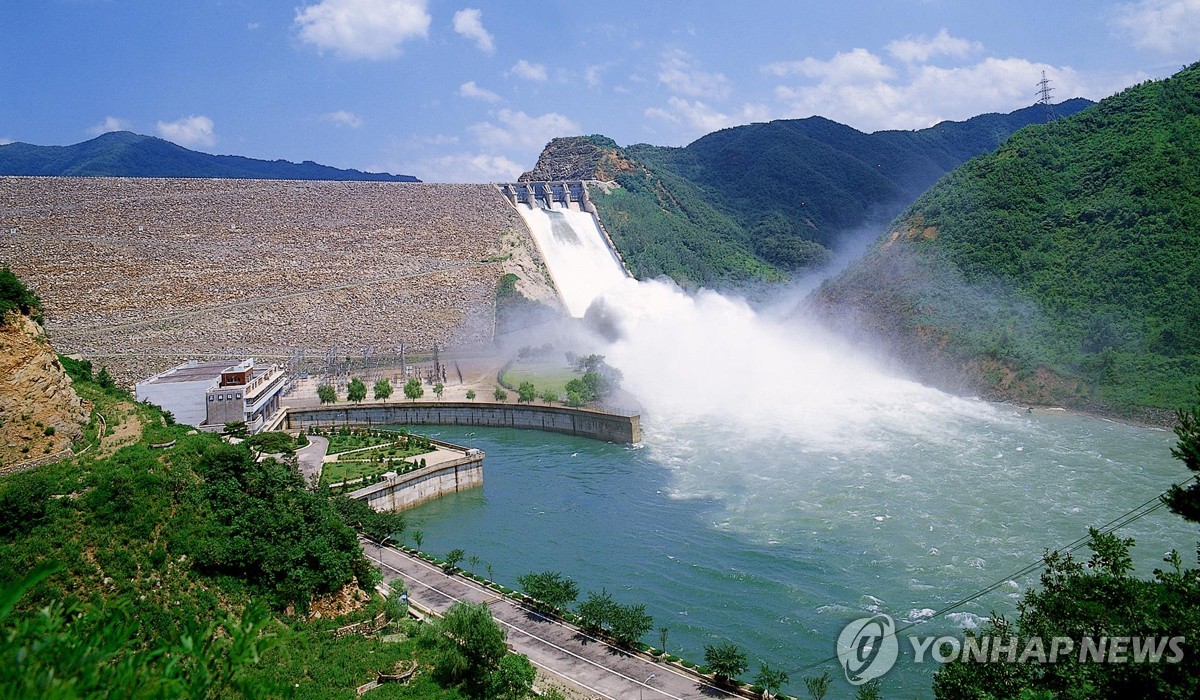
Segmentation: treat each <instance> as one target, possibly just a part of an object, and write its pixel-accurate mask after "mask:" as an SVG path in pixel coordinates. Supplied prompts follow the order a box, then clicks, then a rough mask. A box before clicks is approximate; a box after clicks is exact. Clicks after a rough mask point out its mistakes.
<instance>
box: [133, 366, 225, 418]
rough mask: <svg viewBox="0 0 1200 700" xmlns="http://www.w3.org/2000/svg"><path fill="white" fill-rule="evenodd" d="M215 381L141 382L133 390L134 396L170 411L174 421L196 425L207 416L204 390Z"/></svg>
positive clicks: (214, 384) (215, 383) (215, 381)
mask: <svg viewBox="0 0 1200 700" xmlns="http://www.w3.org/2000/svg"><path fill="white" fill-rule="evenodd" d="M217 381H218V380H217V379H215V378H213V379H204V380H200V381H195V382H162V383H151V382H141V383H139V384H138V385H137V387H136V389H135V391H134V397H135V398H137V400H138V401H149V402H150V403H152V404H156V405H158V406H161V407H162V408H163V409H165V410H167V411H170V412H171V415H173V416H175V422H176V423H179V424H181V425H191V426H197V425H200V424H201V423H203V422H204V419H205V418H206V417H207V416H208V406H207V405H206V403H205V399H204V392H206V391H208V389H209V388H210V387H214V386H216V385H217ZM238 420H241V419H238Z"/></svg>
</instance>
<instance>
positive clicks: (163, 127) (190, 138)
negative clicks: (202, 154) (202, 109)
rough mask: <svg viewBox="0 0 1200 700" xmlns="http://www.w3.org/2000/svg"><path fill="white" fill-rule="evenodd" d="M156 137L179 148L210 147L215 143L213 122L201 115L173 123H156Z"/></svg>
mask: <svg viewBox="0 0 1200 700" xmlns="http://www.w3.org/2000/svg"><path fill="white" fill-rule="evenodd" d="M156 126H157V128H158V135H159V136H161V137H163V138H164V139H166V140H168V141H173V142H174V143H177V144H179V145H180V146H188V147H193V146H212V145H214V144H215V143H216V142H217V139H216V136H214V135H213V121H212V120H211V119H209V118H208V117H205V116H203V115H192V116H188V117H183V118H182V119H178V120H176V121H173V122H158V124H157V125H156Z"/></svg>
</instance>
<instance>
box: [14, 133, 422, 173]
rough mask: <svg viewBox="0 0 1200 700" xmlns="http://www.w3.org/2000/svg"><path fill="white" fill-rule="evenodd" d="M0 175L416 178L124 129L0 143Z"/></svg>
mask: <svg viewBox="0 0 1200 700" xmlns="http://www.w3.org/2000/svg"><path fill="white" fill-rule="evenodd" d="M0 175H41V176H70V177H212V178H231V179H239V180H367V181H381V182H420V181H419V180H417V178H415V177H412V176H411V175H389V174H388V173H365V172H362V171H359V170H342V169H340V168H334V167H330V166H328V165H320V164H318V163H313V162H312V161H305V162H303V163H292V162H289V161H286V160H256V159H254V158H244V157H242V156H214V155H210V154H208V153H200V152H198V151H192V150H188V149H186V148H184V147H182V146H178V145H176V144H174V143H171V142H170V141H164V140H163V139H159V138H155V137H153V136H142V135H140V134H134V133H131V132H128V131H114V132H111V133H108V134H102V135H100V136H97V137H96V138H94V139H92V140H90V141H84V142H83V143H77V144H74V145H71V146H35V145H33V144H28V143H10V144H7V145H3V146H0Z"/></svg>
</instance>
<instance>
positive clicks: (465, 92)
mask: <svg viewBox="0 0 1200 700" xmlns="http://www.w3.org/2000/svg"><path fill="white" fill-rule="evenodd" d="M458 94H459V96H461V97H469V98H471V99H473V100H483V101H484V102H503V101H504V98H503V97H501V96H499V95H497V94H496V93H494V92H492V91H491V90H488V89H487V88H481V87H479V86H478V85H476V84H475V81H474V80H470V81H467V82H465V83H463V84H462V85H459V86H458Z"/></svg>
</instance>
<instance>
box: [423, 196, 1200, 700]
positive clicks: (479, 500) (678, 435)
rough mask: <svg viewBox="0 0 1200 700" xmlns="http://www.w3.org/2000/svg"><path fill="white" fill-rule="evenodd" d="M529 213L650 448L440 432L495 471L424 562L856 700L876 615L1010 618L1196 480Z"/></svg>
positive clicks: (1176, 523)
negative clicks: (853, 659) (579, 605)
mask: <svg viewBox="0 0 1200 700" xmlns="http://www.w3.org/2000/svg"><path fill="white" fill-rule="evenodd" d="M522 215H523V216H526V218H527V220H529V221H530V226H531V228H533V229H534V234H535V236H537V237H538V241H539V247H541V248H542V250H543V252H544V253H546V261H547V265H548V266H549V267H550V272H551V274H552V276H553V277H554V279H555V281H556V282H558V283H559V286H560V293H562V294H563V296H564V299H565V300H566V301H567V302H568V304H567V305H568V307H569V308H570V309H571V313H572V315H573V316H576V317H580V316H582V317H583V321H582V322H581V324H580V325H582V326H585V327H587V328H589V329H591V331H594V335H593V336H592V337H590V338H589V339H588V340H586V341H582V342H584V344H586V345H587V347H578V348H575V349H576V351H580V352H601V353H603V354H604V355H606V357H607V358H608V362H609V363H611V364H612V365H613V366H615V367H617V368H618V369H620V370H621V372H622V373H623V374H624V377H625V381H624V388H625V389H626V390H627V391H629V392H630V393H632V394H633V395H635V396H636V398H637V400H638V401H639V403H640V404H641V405H642V406H643V407H644V413H643V416H642V435H643V443H642V444H641V445H639V446H637V447H629V446H620V445H610V444H603V443H599V442H593V441H588V440H584V439H575V438H569V437H562V436H554V435H548V434H541V433H535V432H525V433H522V432H505V431H498V430H490V431H489V430H476V431H470V430H467V429H449V428H446V429H442V430H439V431H437V432H436V435H437V437H439V438H442V439H446V440H449V441H451V442H459V443H463V444H466V445H470V446H472V447H478V448H481V449H483V450H484V451H486V452H487V458H486V460H485V466H484V471H485V479H484V486H483V488H482V489H479V490H476V491H474V492H471V493H466V494H460V495H456V496H454V497H448V498H443V499H441V500H438V501H436V502H433V503H429V504H426V505H423V506H421V507H419V508H417V509H415V510H414V511H412V520H413V521H414V524H416V525H417V526H419V527H420V528H421V529H422V530H424V531H425V533H426V539H425V544H424V548H425V549H427V550H428V551H431V552H434V553H445V552H446V551H449V550H450V549H453V548H455V547H462V548H464V549H466V550H467V551H468V552H469V553H471V554H474V555H476V556H478V557H479V558H480V559H481V560H482V562H481V563H480V564H479V565H478V566H477V567H475V568H476V570H477V571H479V572H480V573H487V567H488V566H489V565H490V566H491V568H492V574H493V575H494V577H495V578H496V579H497V580H499V581H501V582H503V583H505V584H508V585H510V586H511V585H514V584H515V582H516V577H517V576H518V575H520V574H522V573H526V572H530V571H541V570H547V569H549V570H555V571H560V572H562V573H564V574H565V575H567V576H570V577H571V578H573V579H575V580H576V581H578V582H580V584H581V587H582V588H584V589H585V590H593V589H596V590H598V589H600V588H602V587H603V588H607V589H608V590H609V591H610V592H612V593H613V595H614V598H616V599H617V600H619V601H623V602H640V603H644V604H645V605H646V606H647V609H648V611H649V612H650V613H651V614H653V615H654V618H655V622H656V627H659V626H662V627H666V628H667V629H668V630H669V632H668V634H669V639H668V644H667V646H668V650H669V651H671V652H672V653H677V654H679V655H681V656H684V657H687V658H691V659H696V660H699V659H702V656H703V649H704V646H705V645H706V644H710V643H713V642H715V641H719V640H732V641H734V642H736V643H737V644H739V645H740V646H742V647H743V648H744V649H745V650H746V651H747V653H748V656H749V657H750V659H751V670H750V673H748V674H747V676H750V675H753V672H754V670H755V669H756V668H757V664H758V663H759V662H761V661H767V662H769V663H771V665H772V666H775V667H777V668H783V669H785V670H787V671H788V672H789V674H790V675H791V678H792V684H791V690H792V692H793V693H795V692H798V690H799V689H800V688H802V687H803V684H802V678H803V677H804V676H806V675H819V674H820V672H821V671H822V670H828V671H829V672H830V674H831V675H833V676H834V677H835V678H837V679H838V681H837V682H838V683H839V684H840V685H839V686H836V692H835V693H834V695H835V696H842V695H848V694H849V693H848V692H847V686H846V685H845V681H844V679H843V678H842V674H841V669H840V667H839V666H838V665H837V663H836V662H825V660H827V659H828V658H829V657H830V656H833V655H834V654H835V642H836V639H837V637H838V633H839V632H840V630H841V629H842V627H843V626H845V625H846V624H847V623H848V622H850V621H851V620H854V619H856V618H859V617H862V616H863V615H865V614H870V613H876V612H883V613H887V614H889V615H891V616H892V617H894V618H895V619H897V620H899V621H908V622H919V623H920V630H921V632H922V633H931V634H932V633H937V634H944V633H959V632H961V630H962V629H963V628H969V627H973V626H976V625H978V624H979V623H980V621H981V620H982V619H983V618H986V617H989V616H990V615H991V614H992V613H993V611H995V612H999V613H1001V614H1006V615H1009V616H1011V615H1012V614H1013V613H1014V611H1015V605H1016V602H1017V600H1018V599H1019V598H1020V596H1021V595H1022V593H1023V592H1024V591H1025V590H1027V588H1028V587H1029V586H1030V585H1036V583H1037V575H1036V573H1035V574H1032V575H1027V576H1024V577H1013V576H1012V573H1013V572H1016V571H1018V570H1020V569H1022V568H1023V567H1025V566H1027V565H1029V564H1031V563H1036V562H1037V561H1038V560H1039V558H1040V557H1041V556H1042V554H1043V552H1044V551H1045V550H1046V549H1049V548H1058V547H1060V546H1062V545H1065V544H1067V543H1070V542H1073V541H1075V540H1076V539H1077V538H1079V537H1080V536H1081V535H1085V534H1086V532H1087V528H1088V526H1102V525H1104V524H1106V523H1108V522H1110V521H1112V520H1113V519H1114V518H1116V517H1118V516H1120V515H1122V514H1124V513H1126V512H1127V511H1129V510H1131V509H1133V508H1135V507H1137V506H1139V505H1141V504H1143V503H1144V502H1146V501H1148V500H1151V499H1153V498H1154V497H1155V496H1156V495H1157V494H1159V493H1161V492H1162V491H1163V490H1165V489H1166V488H1167V486H1168V485H1170V484H1171V483H1172V482H1176V481H1182V480H1183V479H1184V478H1185V477H1186V473H1185V472H1186V470H1184V469H1183V467H1182V466H1181V465H1179V464H1178V463H1177V462H1175V461H1174V460H1172V459H1171V457H1170V452H1169V447H1170V445H1171V443H1172V440H1173V436H1172V435H1171V434H1170V433H1168V432H1165V431H1156V430H1147V429H1142V428H1136V427H1132V426H1128V425H1123V424H1118V423H1113V422H1109V421H1104V420H1099V419H1095V418H1088V417H1083V416H1077V415H1072V414H1068V413H1065V412H1056V411H1037V412H1032V413H1026V412H1024V411H1021V410H1019V409H1016V408H1011V407H1004V406H994V405H990V404H987V403H984V402H981V401H977V400H971V399H965V398H960V397H954V396H950V395H948V394H945V393H943V392H940V391H937V390H935V389H932V388H929V387H926V386H922V385H921V384H918V383H916V382H913V381H910V380H907V379H905V378H903V377H898V376H895V375H894V374H892V373H889V372H886V371H883V370H882V369H881V368H879V367H878V366H876V365H875V363H874V362H872V361H871V360H870V359H868V358H867V357H866V356H865V355H864V354H862V353H861V352H859V349H858V348H856V347H853V346H850V345H848V344H847V343H846V342H844V341H842V340H840V339H838V338H836V337H832V336H830V335H828V334H827V333H824V332H822V331H821V329H819V328H816V327H814V326H813V325H812V324H809V323H805V322H804V321H803V320H802V319H796V318H773V317H770V316H769V315H767V314H764V313H762V312H760V311H758V310H756V309H754V308H752V307H751V306H750V305H749V304H747V303H746V302H744V301H742V300H739V299H737V298H732V297H727V296H724V295H722V294H718V293H714V292H705V291H701V292H699V293H696V294H686V293H684V292H683V291H681V290H679V289H678V288H675V287H674V286H672V285H670V284H667V283H662V282H639V281H636V280H633V279H623V278H622V277H623V275H619V274H599V273H598V272H597V271H598V270H602V269H609V268H610V267H611V265H612V263H613V262H615V258H614V257H613V256H612V252H611V251H610V250H608V248H607V247H606V246H605V245H603V242H602V240H601V238H599V237H598V234H595V232H594V231H593V230H592V229H594V228H595V222H594V220H593V219H592V218H591V217H590V216H589V215H586V214H583V215H581V216H580V217H576V218H571V217H569V216H567V215H566V214H562V215H557V214H555V213H549V212H545V211H542V210H537V211H533V210H529V211H522ZM588 241H591V243H587V242H588ZM592 244H594V245H592ZM580 280H583V281H587V284H586V285H573V284H572V281H580ZM785 306H786V305H785ZM581 309H584V310H586V313H583V312H581ZM575 342H576V343H578V342H580V341H578V340H576V341H575ZM1122 534H1124V535H1126V536H1132V537H1135V538H1137V540H1138V546H1137V547H1135V550H1134V555H1135V561H1136V562H1137V563H1138V564H1139V573H1141V574H1142V575H1145V576H1149V575H1150V572H1151V571H1152V570H1153V569H1154V568H1155V566H1157V565H1159V564H1160V563H1161V560H1162V557H1163V555H1164V553H1166V552H1167V551H1168V550H1170V549H1173V548H1174V549H1178V550H1180V551H1184V552H1190V551H1193V550H1194V549H1195V546H1196V545H1195V539H1196V535H1195V531H1194V528H1192V527H1189V526H1187V525H1185V524H1184V523H1183V521H1182V520H1181V519H1180V518H1178V517H1176V516H1173V515H1171V514H1169V513H1168V512H1166V511H1165V510H1162V511H1158V512H1156V513H1154V514H1152V515H1150V516H1149V517H1146V518H1144V519H1141V520H1138V521H1137V522H1135V523H1133V524H1132V525H1131V526H1130V527H1128V528H1127V529H1126V530H1125V531H1123V533H1122ZM1086 554H1087V553H1086V551H1085V552H1082V553H1081V555H1082V556H1086ZM997 582H999V583H1000V584H1001V586H1000V587H999V588H998V589H997V590H995V591H993V592H991V593H989V594H988V595H986V596H984V597H982V598H980V599H978V600H976V601H973V602H971V603H969V604H967V605H964V606H962V607H960V608H958V609H956V610H954V611H953V612H951V613H949V614H947V615H944V616H940V617H935V618H931V615H932V614H933V612H934V611H935V610H937V609H940V608H943V607H944V606H946V605H947V604H949V603H952V602H954V601H957V600H959V599H962V598H964V597H966V596H968V595H970V594H973V593H975V592H976V591H979V590H981V589H984V588H986V587H989V586H991V585H992V584H995V583H997ZM646 641H648V642H652V643H657V634H656V633H654V634H651V635H649V636H648V638H647V640H646ZM906 651H907V654H906V653H905V652H906ZM911 655H912V651H911V647H908V645H906V644H904V643H902V644H901V658H900V662H899V663H898V665H897V668H896V669H894V670H893V671H892V672H891V673H889V674H888V675H887V676H885V677H884V679H883V680H884V688H885V691H886V692H885V695H886V696H887V697H893V698H894V697H913V696H923V697H928V696H929V695H930V693H929V681H930V676H931V674H932V673H933V672H934V671H935V668H934V667H933V666H932V665H918V664H916V663H913V662H912V659H911ZM822 662H825V663H823V664H822V665H820V666H817V667H815V668H814V667H812V665H813V664H821V663H822Z"/></svg>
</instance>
